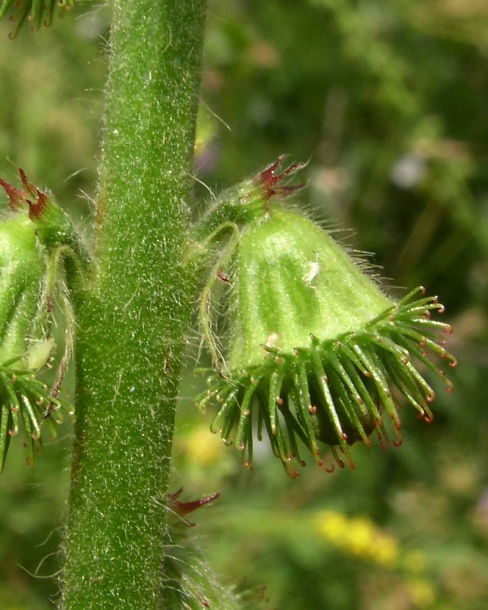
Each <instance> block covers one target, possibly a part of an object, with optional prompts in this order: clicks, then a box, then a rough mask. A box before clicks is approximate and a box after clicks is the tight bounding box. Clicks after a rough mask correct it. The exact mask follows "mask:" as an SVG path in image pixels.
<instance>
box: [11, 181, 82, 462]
mask: <svg viewBox="0 0 488 610" xmlns="http://www.w3.org/2000/svg"><path fill="white" fill-rule="evenodd" d="M20 176H21V180H22V184H23V187H24V190H22V191H20V190H18V189H16V188H15V187H13V186H12V185H10V184H8V183H7V182H5V181H4V180H1V179H0V186H2V187H3V189H4V190H5V192H6V193H7V195H8V198H9V202H10V208H11V213H10V215H9V216H6V217H4V218H3V219H2V220H1V221H0V472H1V471H2V469H3V466H4V463H5V459H6V456H7V451H8V447H9V444H10V438H11V437H12V436H15V435H16V434H17V433H18V432H19V429H20V428H21V427H23V429H24V433H25V438H26V447H27V449H28V452H29V457H28V461H29V462H30V463H32V462H33V461H34V459H35V454H36V451H37V450H38V449H40V448H41V445H42V440H41V427H42V424H43V423H44V422H45V423H46V425H47V426H48V427H49V428H50V430H51V432H52V433H54V432H55V427H56V424H57V423H59V422H60V421H61V419H62V418H61V414H60V412H59V410H60V409H61V408H63V409H64V408H67V409H68V410H71V408H70V407H69V406H68V405H67V404H66V403H64V401H62V400H60V399H59V398H58V392H59V385H60V383H61V379H62V376H63V374H64V372H65V369H66V365H67V361H68V359H69V358H70V355H71V339H70V334H69V331H68V327H69V321H70V320H71V319H72V315H71V307H70V304H69V300H68V298H67V296H66V294H65V286H64V281H63V279H64V270H63V263H62V261H63V260H65V259H66V258H67V257H68V256H70V255H71V254H70V253H71V252H72V250H71V247H70V244H71V243H75V241H76V240H75V237H74V232H73V227H72V225H71V223H70V221H69V219H68V217H67V216H66V214H65V213H64V212H63V211H62V210H61V208H59V207H58V206H57V205H56V204H55V203H54V202H53V201H52V200H51V199H50V198H49V197H48V196H47V195H46V194H45V193H43V192H42V191H40V190H39V189H37V188H36V187H34V186H33V185H32V184H30V183H29V182H28V180H27V178H26V176H25V174H24V172H23V171H22V170H20ZM55 301H57V302H58V303H59V305H60V308H61V310H62V312H63V314H64V316H65V321H66V340H65V345H64V354H63V356H62V358H61V359H60V361H59V364H58V369H57V372H58V374H57V378H56V381H55V383H54V386H53V388H52V389H51V388H49V387H48V386H47V385H46V384H45V383H44V382H43V381H42V380H41V379H39V377H38V373H39V372H41V371H42V370H43V369H45V368H47V367H48V365H49V364H50V361H51V354H52V352H53V351H54V349H55V343H54V339H53V338H52V336H51V328H52V325H53V307H54V303H55Z"/></svg>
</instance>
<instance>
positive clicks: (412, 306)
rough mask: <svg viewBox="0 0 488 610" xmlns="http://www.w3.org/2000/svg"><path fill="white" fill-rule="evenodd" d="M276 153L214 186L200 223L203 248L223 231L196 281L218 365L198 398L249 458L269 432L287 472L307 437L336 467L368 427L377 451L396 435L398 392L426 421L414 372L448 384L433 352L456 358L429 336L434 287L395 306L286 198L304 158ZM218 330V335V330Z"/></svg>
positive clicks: (433, 332) (428, 394)
mask: <svg viewBox="0 0 488 610" xmlns="http://www.w3.org/2000/svg"><path fill="white" fill-rule="evenodd" d="M281 161H282V158H280V159H278V161H277V162H276V163H273V164H272V165H270V166H269V167H268V168H266V169H265V170H264V171H263V172H261V173H260V174H258V176H256V178H254V179H253V180H251V181H249V180H248V181H245V182H243V183H242V184H241V185H239V186H238V187H235V188H234V189H230V190H229V191H227V192H226V193H224V194H223V195H222V196H221V197H220V198H219V199H218V200H217V202H216V204H215V205H214V206H213V207H212V208H211V209H210V211H209V213H208V214H207V215H206V216H205V217H204V218H203V220H202V222H201V223H200V224H199V225H198V226H197V230H196V234H197V235H199V236H200V237H201V235H202V229H203V234H205V231H207V233H208V237H207V238H206V240H204V241H203V242H201V243H204V244H207V245H209V244H213V243H214V242H218V243H219V245H221V243H220V242H221V240H222V237H224V236H226V235H227V236H229V237H228V241H227V242H226V243H225V244H224V246H223V248H222V250H221V252H220V255H218V257H217V261H216V263H215V265H214V266H213V268H212V269H211V271H210V278H209V280H208V282H207V285H206V286H205V288H204V290H203V291H202V297H201V305H200V317H201V327H202V330H203V335H204V339H205V340H206V342H207V345H208V347H209V350H210V353H211V355H212V358H213V360H214V365H215V371H214V372H212V373H211V374H210V375H209V377H208V379H207V382H208V386H209V387H208V390H207V392H206V393H205V394H203V395H202V396H200V397H199V398H198V399H197V404H198V405H199V407H200V408H201V409H202V410H206V408H207V406H208V405H210V404H213V405H216V406H217V413H216V415H215V417H214V420H213V422H212V424H211V430H212V431H213V432H218V433H220V434H221V436H222V439H223V440H224V441H225V442H227V443H233V444H234V445H235V446H236V447H237V449H238V450H239V451H241V452H242V457H243V461H244V462H245V464H246V465H248V466H251V465H252V456H253V444H254V442H255V438H256V437H257V438H258V439H259V440H261V438H262V433H263V430H266V432H267V435H268V437H269V440H270V444H271V448H272V450H273V452H274V454H275V455H276V456H277V457H278V458H279V459H280V460H281V461H282V463H283V465H284V467H285V469H286V471H287V472H288V474H289V475H290V476H296V474H297V471H296V470H295V469H294V468H293V466H292V464H293V462H294V461H296V462H297V463H298V464H299V465H304V464H305V462H304V461H303V460H302V458H301V451H302V450H303V448H304V447H305V448H306V449H307V450H308V451H309V452H310V453H311V455H312V457H313V459H314V460H315V462H317V463H318V464H319V465H321V466H324V462H323V459H322V450H321V448H320V445H319V443H324V444H326V445H329V446H330V448H331V451H332V454H333V456H334V459H335V462H336V463H337V464H338V465H339V466H340V467H343V466H344V465H345V461H346V462H348V463H349V465H350V466H351V467H354V463H353V461H352V458H351V455H350V450H349V446H350V445H352V444H354V443H355V442H358V441H362V442H364V443H365V444H367V445H369V444H370V438H369V437H370V435H371V434H372V433H373V432H376V434H377V436H378V437H379V439H380V442H381V444H382V445H383V446H385V447H386V446H387V445H388V444H389V443H390V439H389V435H390V434H391V432H393V435H394V440H393V444H394V445H396V446H398V445H400V444H401V441H402V437H401V432H400V428H401V422H400V418H399V414H398V408H399V406H400V404H401V402H407V403H410V404H411V405H412V406H413V407H414V408H415V409H416V410H417V411H418V413H419V416H420V417H422V418H423V419H425V420H426V421H432V419H433V417H432V412H431V410H430V406H429V405H430V403H431V402H432V400H433V399H434V391H433V389H432V387H431V386H430V384H429V383H428V382H427V380H426V379H425V378H424V374H423V371H424V370H425V371H429V372H430V374H432V375H434V376H437V377H440V378H441V379H442V380H444V382H445V384H446V389H447V390H448V391H451V390H452V385H451V383H450V382H449V381H448V380H447V379H446V378H445V375H444V372H443V371H442V370H440V369H438V368H437V367H436V366H435V365H434V364H432V362H431V360H430V356H429V352H430V354H437V355H438V356H440V357H441V358H447V359H448V360H449V364H450V365H451V366H454V365H455V363H456V362H455V359H454V357H453V356H451V355H450V354H449V353H448V352H447V351H446V349H445V347H444V340H443V339H442V338H441V337H440V336H439V335H440V333H446V334H450V332H451V328H450V326H449V325H448V324H445V323H442V322H439V321H437V320H434V319H432V317H431V314H432V313H435V312H442V311H443V306H442V305H440V304H439V303H438V301H437V298H436V297H425V296H423V295H424V292H425V291H424V289H423V288H418V289H416V290H413V291H412V292H411V293H409V294H408V295H407V296H405V297H404V298H403V299H402V300H400V301H398V302H397V301H395V300H393V299H390V298H388V297H386V296H385V295H384V294H383V293H382V291H381V290H380V288H379V286H378V284H377V283H376V282H375V281H374V280H373V279H372V278H370V277H369V276H368V275H367V273H365V272H364V269H363V267H364V264H363V265H361V263H359V264H358V262H357V261H355V260H354V259H353V258H351V257H350V256H349V254H348V253H347V251H346V250H344V249H343V248H342V247H341V246H340V245H339V244H338V243H337V242H335V241H334V240H333V239H332V237H331V236H330V235H329V234H328V233H327V232H325V231H324V230H322V228H320V227H319V226H318V225H316V224H315V223H314V222H312V221H311V220H310V219H308V218H307V217H306V216H304V215H302V214H300V213H299V212H298V211H296V210H290V209H287V208H286V207H284V206H283V202H284V200H285V199H286V197H287V196H288V195H289V194H290V193H291V192H292V191H294V190H296V189H297V188H298V187H296V186H282V185H281V184H280V183H281V182H282V181H283V179H284V178H286V177H288V176H290V175H291V174H293V173H294V172H295V171H296V170H298V169H300V168H301V166H300V165H299V164H295V165H292V166H290V167H289V168H288V169H286V170H285V171H282V172H281V173H280V170H279V166H280V163H281ZM236 195H237V196H236ZM218 223H220V224H218ZM216 317H217V319H215V318H216ZM219 317H220V318H223V321H224V323H222V322H221V321H220V320H219V319H218V318H219ZM222 327H226V334H225V336H224V338H219V337H215V330H216V329H217V331H218V329H219V328H222ZM419 365H421V369H422V372H421V370H420V368H419ZM387 421H389V422H390V432H388V430H387V427H388V426H387V425H386V422H387Z"/></svg>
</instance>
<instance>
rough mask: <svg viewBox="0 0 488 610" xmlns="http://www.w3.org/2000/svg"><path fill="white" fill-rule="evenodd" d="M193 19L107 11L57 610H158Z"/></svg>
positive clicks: (171, 0) (189, 152)
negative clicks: (91, 250)
mask: <svg viewBox="0 0 488 610" xmlns="http://www.w3.org/2000/svg"><path fill="white" fill-rule="evenodd" d="M204 22H205V0H113V26H112V32H111V55H110V70H109V78H108V84H107V88H106V111H105V124H104V144H103V162H102V170H101V179H100V199H99V210H98V227H97V239H96V249H95V259H96V260H95V270H94V273H93V278H92V283H91V285H90V286H89V287H88V288H87V289H86V291H85V292H84V293H83V294H82V295H80V294H79V295H77V303H76V305H77V322H78V326H79V328H78V333H77V346H76V347H77V349H76V352H77V391H76V408H77V423H76V432H75V445H74V462H73V474H72V487H71V497H70V519H69V526H68V532H67V537H66V544H65V549H66V567H65V573H64V590H63V604H64V607H65V608H69V609H70V610H73V609H80V610H87V609H88V608H90V609H93V610H95V609H103V610H106V609H110V608H114V609H115V608H117V609H118V610H119V609H120V608H131V609H137V610H139V609H146V608H147V609H149V608H151V609H154V608H166V607H170V606H169V605H168V603H165V592H164V586H162V584H161V581H162V569H161V566H162V562H163V560H164V558H163V545H164V541H165V533H166V525H165V522H166V519H165V509H164V503H165V494H166V491H167V482H168V472H169V467H170V453H171V440H172V435H173V428H174V410H175V402H176V394H177V390H178V381H179V371H180V360H181V352H182V347H183V344H184V336H185V332H186V326H187V322H188V315H189V300H190V299H189V294H190V292H191V281H190V280H189V279H188V278H187V277H186V275H187V274H185V270H184V267H183V257H184V252H185V247H186V240H187V223H188V219H187V207H186V202H187V201H188V199H189V194H190V188H191V178H190V174H191V168H192V158H193V142H194V131H195V117H196V110H197V103H198V90H199V83H200V70H201V55H202V46H203V33H204ZM168 599H169V598H168ZM173 607H174V606H173V605H172V606H171V608H173Z"/></svg>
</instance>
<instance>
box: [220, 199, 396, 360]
mask: <svg viewBox="0 0 488 610" xmlns="http://www.w3.org/2000/svg"><path fill="white" fill-rule="evenodd" d="M231 282H232V286H233V290H232V299H233V302H232V307H231V318H232V323H231V327H232V330H233V332H232V336H231V339H230V341H231V347H230V356H229V363H228V366H229V369H230V370H234V369H240V368H242V367H245V366H249V365H255V364H258V363H259V362H260V361H262V359H263V357H264V356H265V355H266V354H265V349H264V348H265V347H272V348H276V349H278V350H279V351H282V352H285V353H293V350H294V349H295V348H297V347H303V346H306V345H308V344H309V343H310V335H315V336H317V337H320V338H321V339H322V340H324V341H325V340H329V339H333V338H334V337H337V336H338V335H340V334H341V333H345V332H350V331H356V330H358V329H359V328H361V327H362V326H363V325H364V324H366V323H367V322H368V321H369V320H371V319H373V318H375V317H376V316H378V315H379V314H381V313H382V312H383V311H385V310H386V309H388V308H390V307H392V306H393V303H392V301H390V300H389V299H387V298H386V297H385V296H384V295H383V293H382V292H381V290H380V289H379V287H378V286H377V285H376V284H375V283H374V282H373V281H371V279H370V278H369V277H368V276H367V275H365V274H364V273H363V272H362V271H361V269H360V267H359V266H358V265H357V264H355V263H354V262H353V260H351V258H350V256H349V255H348V254H347V252H346V251H345V250H344V249H343V248H342V247H341V246H339V245H338V244H337V243H336V242H335V241H334V240H333V239H332V237H331V236H330V235H329V234H328V233H326V232H325V231H323V230H322V229H321V228H320V227H318V226H317V225H316V224H314V223H313V222H312V221H311V220H309V219H308V218H306V217H305V216H303V215H300V214H299V213H297V212H295V211H292V210H287V209H285V208H282V207H281V206H280V205H279V204H277V203H274V202H273V203H270V204H269V209H268V212H267V213H266V214H265V215H264V216H263V217H262V218H260V219H259V220H257V221H256V222H253V223H251V224H250V225H248V226H247V227H246V228H245V230H243V232H242V235H241V239H240V241H239V243H238V245H237V247H236V252H235V258H234V262H233V268H232V276H231Z"/></svg>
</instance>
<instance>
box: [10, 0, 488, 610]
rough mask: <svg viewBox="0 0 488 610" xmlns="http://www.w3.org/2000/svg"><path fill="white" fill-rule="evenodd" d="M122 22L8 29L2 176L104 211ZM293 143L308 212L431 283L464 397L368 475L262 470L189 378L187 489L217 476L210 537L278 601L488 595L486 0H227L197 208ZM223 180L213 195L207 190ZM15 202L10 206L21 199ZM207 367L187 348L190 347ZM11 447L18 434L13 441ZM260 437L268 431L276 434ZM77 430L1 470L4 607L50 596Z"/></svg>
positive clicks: (364, 607) (487, 598)
mask: <svg viewBox="0 0 488 610" xmlns="http://www.w3.org/2000/svg"><path fill="white" fill-rule="evenodd" d="M108 22H109V16H108V14H107V11H106V10H102V9H100V8H93V7H89V10H88V11H87V9H85V10H81V9H77V10H74V11H72V12H71V14H67V15H66V16H65V18H64V20H63V21H60V20H56V22H55V24H54V25H53V27H51V28H50V29H49V30H46V29H42V30H40V31H39V32H38V33H36V34H32V33H30V32H28V31H25V32H21V33H20V34H19V36H18V37H17V39H16V40H14V41H10V40H9V38H8V33H9V32H10V31H11V30H12V28H13V26H12V24H11V23H9V22H8V20H5V21H4V22H3V23H0V41H1V43H0V83H1V91H2V95H1V96H0V175H1V176H2V177H3V178H5V179H7V180H9V181H11V182H15V181H16V175H17V167H18V166H21V167H23V168H24V169H25V171H26V172H27V175H28V177H29V179H30V180H31V181H32V182H34V183H37V184H40V185H45V186H47V187H48V188H49V189H51V190H52V192H53V193H54V194H55V196H56V198H57V199H58V200H59V201H60V202H61V203H63V204H65V205H66V207H67V208H70V210H71V212H72V213H73V214H74V215H75V216H76V217H77V218H78V220H79V224H80V226H81V227H83V228H84V229H85V230H86V231H87V232H89V230H90V225H91V221H92V218H93V204H92V203H91V200H92V199H93V197H94V194H95V191H96V171H97V170H96V166H97V159H98V157H99V147H98V142H99V136H100V131H101V112H102V107H103V100H102V89H103V83H104V78H105V72H106V63H105V49H106V39H107V27H108ZM281 153H287V154H288V155H289V159H290V161H293V160H304V161H308V165H307V168H306V169H305V170H304V172H303V174H304V175H303V178H304V179H306V180H307V188H306V190H304V191H303V192H302V193H301V198H302V200H303V203H304V205H306V206H307V208H308V209H310V208H313V209H314V210H315V211H316V213H317V214H318V215H319V216H320V217H321V218H323V219H324V223H325V225H326V226H327V225H328V226H333V227H342V228H344V229H352V230H353V231H352V232H350V233H348V234H347V235H348V237H347V240H348V242H349V243H350V245H351V247H352V248H355V249H358V250H364V251H368V252H373V253H374V258H373V261H374V263H376V264H378V265H381V267H382V268H383V270H384V271H383V272H382V273H383V275H384V276H385V278H394V279H392V280H386V284H387V285H389V286H392V287H393V286H399V287H406V288H414V287H415V286H417V285H419V284H423V285H425V286H426V287H427V289H428V293H429V294H438V295H439V298H440V301H441V302H442V303H444V304H445V306H446V313H445V314H444V317H443V320H445V321H448V322H449V323H451V324H452V325H453V326H454V329H455V332H454V335H453V336H452V337H451V338H450V340H449V348H450V350H451V351H452V352H454V353H455V354H456V355H457V357H458V359H459V366H458V368H457V369H456V370H454V371H452V372H451V371H450V375H451V378H452V380H453V382H454V384H455V388H456V389H455V392H454V393H452V394H448V393H446V392H445V391H444V388H443V387H442V385H440V386H439V384H437V385H436V382H435V380H433V381H432V383H433V384H434V385H435V387H436V390H437V399H436V401H435V402H434V405H433V410H434V413H435V421H434V423H433V424H431V425H426V424H425V423H423V422H419V421H417V420H416V418H415V413H414V412H413V410H411V409H410V410H409V409H405V411H404V412H403V413H402V421H403V424H404V427H403V436H404V443H403V445H402V447H400V448H398V449H389V450H386V451H385V450H382V449H381V448H380V447H379V445H378V444H376V443H373V446H372V447H371V448H369V449H367V448H365V447H360V446H357V447H354V448H353V456H354V459H355V463H356V470H355V471H354V472H351V471H348V470H337V471H336V472H334V473H333V474H326V473H324V472H323V471H322V470H320V469H318V468H316V467H315V466H312V465H309V466H308V467H307V468H305V469H303V470H302V472H301V475H300V477H299V478H298V479H297V480H295V481H290V480H288V479H287V478H286V476H285V474H284V471H283V470H282V467H281V466H280V464H279V462H278V460H276V459H275V458H273V457H272V456H270V455H269V453H268V451H267V449H266V447H265V446H263V447H262V448H261V449H260V451H259V452H257V455H256V461H255V462H256V463H255V469H254V471H253V472H248V471H247V470H246V469H245V468H243V467H242V466H241V464H240V462H239V456H238V455H237V452H236V451H235V450H233V449H232V448H227V447H224V446H223V445H222V443H221V441H220V440H219V439H218V438H217V437H213V436H212V435H211V434H210V433H209V432H208V424H209V421H210V420H209V418H208V417H204V416H202V415H201V414H200V413H199V412H198V411H197V410H196V409H195V408H194V407H193V406H192V397H194V396H195V394H196V393H197V392H198V391H199V390H201V389H202V387H203V385H202V383H203V382H202V380H201V379H198V378H197V377H194V376H193V375H192V374H191V370H190V369H191V366H190V367H189V371H188V373H187V374H186V375H185V378H184V381H183V384H182V388H181V400H180V403H181V404H180V409H179V412H178V422H177V435H176V438H175V445H174V458H175V459H174V463H175V468H174V476H173V482H172V489H174V490H176V489H177V488H178V487H180V486H183V487H184V492H183V497H182V499H194V498H197V497H200V496H202V495H205V494H210V493H213V492H214V491H220V493H221V497H220V499H219V501H218V502H217V503H216V504H215V506H213V507H212V508H210V507H209V508H207V509H205V510H202V511H199V513H200V514H197V515H196V516H195V520H196V521H198V523H199V525H198V527H197V528H195V529H194V530H193V531H192V533H195V534H196V536H197V537H199V538H200V544H201V546H202V548H203V549H204V556H205V557H206V558H208V560H209V561H210V563H211V564H212V565H213V566H214V567H215V568H216V570H217V571H218V572H219V573H220V574H221V577H222V580H223V581H229V582H246V583H248V584H250V585H256V586H261V585H266V587H267V588H266V593H265V596H266V597H267V598H269V602H268V603H267V604H265V607H267V608H268V607H269V608H270V610H278V609H279V610H310V609H318V610H322V609H329V610H356V609H358V610H370V609H371V610H372V609H374V610H410V609H433V610H434V609H435V610H477V609H479V610H482V609H485V608H486V607H488V463H487V457H488V410H487V406H488V405H487V401H488V342H487V339H488V331H487V324H486V320H487V313H488V310H487V297H488V3H487V2H486V0H299V1H297V0H266V1H265V2H263V0H209V19H208V33H207V42H206V65H205V71H204V75H203V88H202V99H201V110H200V116H199V129H198V141H197V159H196V168H195V172H196V175H197V177H198V180H201V181H202V182H203V183H204V184H205V185H206V187H204V186H202V185H201V184H199V183H196V197H195V202H192V205H194V206H195V207H196V208H198V207H201V203H199V202H201V201H204V200H205V199H207V200H208V199H209V198H210V195H209V193H208V189H210V190H211V191H213V192H219V191H220V190H221V189H223V188H225V187H226V186H229V185H231V184H233V183H235V182H237V181H239V180H241V179H242V178H244V177H246V176H248V175H252V174H253V173H255V172H256V171H257V170H259V169H261V168H262V167H263V166H265V165H266V164H268V163H269V162H271V161H273V160H274V159H276V157H278V155H280V154H281ZM207 187H208V188H207ZM5 201H6V198H5V197H4V198H3V199H2V202H3V204H4V205H6V204H5ZM189 362H190V364H191V362H192V356H191V355H190V357H189ZM15 440H16V439H14V441H15ZM263 445H264V443H263ZM70 447H71V446H70V426H69V425H66V426H65V427H62V428H61V429H60V432H59V435H58V438H57V439H56V440H53V441H49V440H48V441H47V442H46V443H45V450H44V455H43V456H42V458H40V459H39V460H38V464H37V465H36V466H35V467H34V468H30V469H28V468H26V466H25V463H24V462H25V454H24V450H23V448H22V446H21V442H20V439H19V442H13V443H12V448H11V454H10V455H9V458H8V460H7V465H6V469H5V472H4V473H3V474H2V475H1V477H0V607H1V608H2V609H3V610H46V609H48V608H52V607H53V606H54V605H55V600H56V591H57V588H58V584H57V580H56V578H57V574H58V571H59V567H60V557H59V552H58V547H59V543H60V539H61V538H62V531H63V523H64V522H65V520H66V517H67V506H66V501H67V494H68V485H69V462H70Z"/></svg>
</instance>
